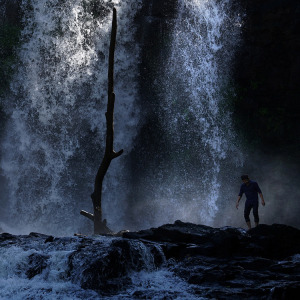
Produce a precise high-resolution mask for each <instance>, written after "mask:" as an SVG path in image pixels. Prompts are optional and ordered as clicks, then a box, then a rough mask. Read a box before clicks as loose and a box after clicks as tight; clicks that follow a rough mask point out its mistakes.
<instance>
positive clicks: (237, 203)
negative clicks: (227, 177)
mask: <svg viewBox="0 0 300 300" xmlns="http://www.w3.org/2000/svg"><path fill="white" fill-rule="evenodd" d="M241 198H242V196H240V195H239V196H238V199H237V201H236V205H235V206H236V209H238V208H239V202H240V200H241Z"/></svg>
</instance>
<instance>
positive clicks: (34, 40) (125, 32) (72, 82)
mask: <svg viewBox="0 0 300 300" xmlns="http://www.w3.org/2000/svg"><path fill="white" fill-rule="evenodd" d="M96 4H97V5H96ZM113 5H114V6H116V8H117V10H118V23H119V26H118V36H117V48H116V61H115V69H116V73H115V93H116V107H115V109H116V111H115V134H116V135H115V148H116V149H120V148H124V149H125V154H123V155H122V156H121V157H120V158H118V159H117V160H116V161H114V162H113V164H112V165H111V166H110V169H109V172H108V173H107V175H106V177H105V185H104V190H103V199H105V201H103V212H104V217H107V219H108V222H109V225H110V226H111V227H112V228H113V229H114V230H119V229H124V226H126V227H127V225H128V226H132V227H134V228H135V229H137V228H140V227H147V226H156V225H160V224H162V223H166V222H173V221H175V220H176V219H181V220H184V221H190V222H196V223H203V224H208V225H212V224H213V222H214V220H215V217H216V214H217V212H218V207H219V206H220V205H221V204H220V203H221V200H222V199H223V200H224V198H229V196H228V195H229V194H230V193H231V191H228V189H226V188H225V189H224V186H225V187H226V185H228V184H227V183H228V180H227V177H226V176H227V174H226V172H228V171H229V170H230V169H234V168H235V166H236V165H237V164H240V163H241V160H242V159H241V156H240V155H239V153H238V147H237V146H235V142H234V133H233V131H232V128H231V125H230V124H231V120H230V113H229V111H228V109H227V107H226V101H225V97H224V93H226V89H227V87H228V85H229V81H230V62H231V59H232V58H233V54H234V47H235V46H236V44H237V42H238V33H239V30H240V26H239V24H238V12H237V11H236V10H235V9H232V5H231V2H230V1H228V0H212V1H208V0H178V7H177V13H178V14H177V16H176V19H175V20H174V27H173V28H172V29H170V34H169V35H170V36H169V37H168V38H169V42H168V43H167V44H168V47H169V48H170V52H168V56H167V57H166V59H164V61H163V62H162V63H161V65H160V70H159V72H158V74H157V76H156V78H155V80H154V82H153V85H152V87H151V89H153V90H155V91H156V95H157V96H158V98H159V99H158V101H157V102H158V103H159V104H158V105H156V106H154V107H153V108H151V110H152V113H153V112H154V114H156V117H157V120H158V126H159V127H160V132H159V133H157V137H156V138H157V139H161V140H163V144H164V147H163V148H161V149H157V150H158V151H157V153H153V152H151V153H147V152H146V153H143V155H139V157H140V158H139V159H141V160H143V161H145V162H146V163H147V162H150V163H148V166H150V165H151V162H152V161H155V167H153V168H151V166H150V168H146V169H145V173H144V174H143V176H142V177H141V178H139V181H138V182H136V180H134V176H133V179H132V180H131V177H130V176H131V175H128V173H126V170H125V168H124V166H128V159H127V155H126V154H128V153H130V151H131V149H132V148H133V147H134V146H136V144H135V142H134V139H135V137H136V136H137V134H138V132H139V126H140V124H141V123H142V122H141V120H140V117H139V109H138V107H139V106H138V105H137V99H138V87H139V84H140V82H138V76H139V70H138V62H139V51H140V49H139V46H138V45H137V43H136V42H134V34H135V31H136V27H135V23H134V17H135V15H136V13H137V11H139V8H140V7H141V5H142V0H140V1H134V2H132V1H129V0H128V1H118V0H114V1H108V0H107V1H106V0H105V1H100V0H99V1H96V2H95V1H88V0H75V1H69V0H64V1H58V0H55V1H51V2H49V1H46V0H42V1H38V0H31V1H30V0H26V1H23V4H22V10H23V12H24V21H23V22H24V25H25V27H24V30H23V31H22V39H21V40H22V46H21V47H20V49H19V53H18V58H19V65H18V68H17V72H16V74H15V77H14V78H13V81H12V84H11V89H10V90H11V92H10V95H9V96H8V97H7V98H6V99H5V108H6V113H7V114H9V115H10V119H9V120H8V122H7V125H6V128H7V129H6V133H5V138H4V140H3V141H2V160H1V169H2V174H3V175H4V176H5V177H6V178H7V191H6V192H5V193H4V192H3V191H2V195H1V197H2V199H5V201H3V203H4V206H3V207H5V211H6V212H7V213H6V214H3V215H7V216H8V215H9V218H4V220H3V223H2V224H1V227H2V228H3V229H4V230H6V231H10V232H18V233H28V232H29V231H39V232H47V233H48V234H49V233H51V234H56V235H60V234H73V233H74V232H76V231H77V232H80V231H83V232H86V231H87V229H88V228H91V225H92V224H91V222H90V221H88V220H85V219H84V218H83V217H81V216H80V215H79V211H80V210H81V209H85V210H91V209H92V205H91V199H90V194H91V192H92V190H93V181H94V178H95V174H96V171H97V168H98V166H99V163H100V162H101V159H102V155H103V146H104V133H105V118H104V112H105V109H106V107H105V106H106V85H107V56H108V55H107V54H108V47H109V33H110V26H111V9H112V6H113ZM140 80H142V79H140ZM146 80H147V78H146ZM139 101H140V104H142V101H143V99H140V100H139ZM143 109H144V107H143ZM149 113H150V112H148V111H147V109H145V111H143V114H144V115H143V116H147V114H149ZM159 134H161V135H162V136H159ZM142 138H143V139H144V140H146V139H148V136H143V137H142ZM134 151H136V148H134ZM161 153H163V155H162V156H161ZM142 165H143V164H142ZM156 166H157V167H156ZM122 168H123V169H122ZM225 169H226V172H225V171H224V170H225ZM136 176H139V174H138V173H137V175H136ZM132 187H134V189H133V191H134V192H132V190H130V189H131V188H132ZM221 190H223V191H222V193H221V192H220V191H221ZM136 191H138V193H137V192H136ZM231 196H232V194H231V195H230V197H231Z"/></svg>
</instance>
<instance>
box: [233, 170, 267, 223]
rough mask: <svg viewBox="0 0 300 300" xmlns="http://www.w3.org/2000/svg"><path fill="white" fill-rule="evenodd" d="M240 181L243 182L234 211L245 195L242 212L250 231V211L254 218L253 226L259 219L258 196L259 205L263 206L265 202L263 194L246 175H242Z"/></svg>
mask: <svg viewBox="0 0 300 300" xmlns="http://www.w3.org/2000/svg"><path fill="white" fill-rule="evenodd" d="M241 179H242V181H243V184H242V185H241V189H240V193H239V196H238V199H237V202H236V209H238V208H239V202H240V200H241V198H242V196H243V194H244V193H245V195H246V202H245V210H244V217H245V220H246V223H247V225H248V228H249V229H251V222H250V218H249V215H250V211H251V209H253V216H254V222H255V226H257V225H258V223H259V217H258V194H259V196H260V198H261V204H262V205H263V206H265V200H264V197H263V194H262V192H261V190H260V188H259V186H258V184H257V183H256V182H255V181H252V180H250V179H249V177H248V175H242V176H241Z"/></svg>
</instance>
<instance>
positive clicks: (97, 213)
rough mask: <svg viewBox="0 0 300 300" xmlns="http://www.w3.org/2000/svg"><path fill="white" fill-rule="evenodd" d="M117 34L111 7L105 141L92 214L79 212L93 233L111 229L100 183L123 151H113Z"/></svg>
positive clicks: (101, 183) (114, 15) (115, 20)
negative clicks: (103, 204)
mask: <svg viewBox="0 0 300 300" xmlns="http://www.w3.org/2000/svg"><path fill="white" fill-rule="evenodd" d="M116 35H117V11H116V9H115V8H114V9H113V20H112V30H111V38H110V46H109V64H108V100H107V111H106V113H105V117H106V143H105V153H104V157H103V160H102V162H101V165H100V167H99V169H98V172H97V175H96V179H95V184H94V192H93V193H92V195H91V198H92V201H93V207H94V214H91V213H88V212H86V211H83V210H82V211H81V212H80V214H81V215H83V216H85V217H87V218H88V219H90V220H92V221H93V222H94V234H105V233H111V230H110V229H109V228H108V227H107V226H106V220H102V185H103V179H104V176H105V174H106V172H107V170H108V168H109V166H110V163H111V161H112V160H113V159H114V158H117V157H118V156H120V155H121V154H122V153H123V149H122V150H120V151H118V152H115V151H114V105H115V94H114V56H115V45H116Z"/></svg>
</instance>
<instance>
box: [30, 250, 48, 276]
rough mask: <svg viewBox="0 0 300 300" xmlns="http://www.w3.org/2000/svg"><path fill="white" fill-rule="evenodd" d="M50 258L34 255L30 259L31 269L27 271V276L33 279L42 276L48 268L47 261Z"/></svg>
mask: <svg viewBox="0 0 300 300" xmlns="http://www.w3.org/2000/svg"><path fill="white" fill-rule="evenodd" d="M48 258H49V256H47V255H41V254H38V253H33V254H31V255H30V256H29V257H28V265H29V269H28V270H27V271H26V276H27V277H28V278H29V279H31V278H33V277H34V276H36V275H37V274H41V273H42V271H43V270H44V269H45V268H46V267H47V259H48Z"/></svg>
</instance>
